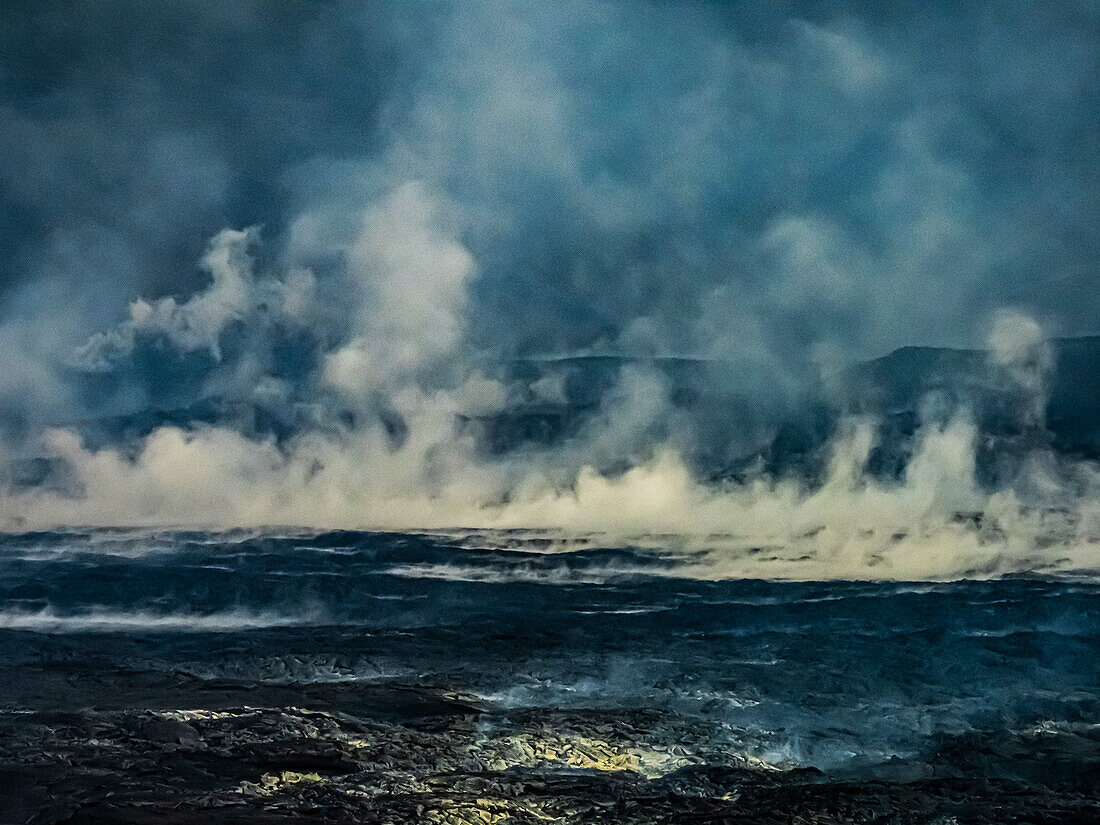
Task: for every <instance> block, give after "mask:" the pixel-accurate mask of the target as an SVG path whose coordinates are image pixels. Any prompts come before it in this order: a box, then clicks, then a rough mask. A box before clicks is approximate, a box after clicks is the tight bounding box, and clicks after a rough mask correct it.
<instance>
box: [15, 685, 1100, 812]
mask: <svg viewBox="0 0 1100 825" xmlns="http://www.w3.org/2000/svg"><path fill="white" fill-rule="evenodd" d="M176 695H177V697H178V698H180V699H184V700H189V702H188V703H187V706H185V707H176V708H164V707H153V708H148V707H146V708H134V707H126V706H124V705H125V703H124V702H114V703H112V702H111V701H108V697H106V696H104V697H103V698H104V700H105V701H104V702H103V704H102V706H101V707H99V708H96V709H91V708H82V709H75V708H74V709H57V710H51V711H30V710H14V709H13V710H9V711H8V712H5V713H2V714H0V788H2V789H3V791H0V822H3V823H16V822H19V823H39V824H40V825H46V824H47V823H51V824H52V823H72V825H76V823H146V822H158V823H245V822H249V823H284V822H285V823H289V822H301V821H307V820H308V821H320V822H333V823H340V822H348V823H351V822H357V823H405V822H426V823H440V824H441V825H442V823H477V825H489V824H490V823H506V822H507V823H545V822H566V823H589V822H614V823H632V822H638V823H659V822H660V823H672V822H684V823H719V822H731V823H736V822H740V823H802V824H803V825H809V824H810V823H838V822H844V823H897V824H898V825H901V824H902V823H929V825H931V824H932V823H936V824H937V825H949V823H954V824H957V825H962V823H984V822H990V823H992V822H996V823H1054V822H1058V823H1073V822H1080V823H1086V822H1087V823H1095V822H1100V796H1098V794H1097V793H1096V789H1097V787H1098V785H1097V784H1095V783H1096V780H1097V778H1098V773H1097V769H1096V765H1097V764H1098V759H1097V757H1098V752H1100V732H1098V731H1096V730H1095V729H1092V728H1091V727H1088V726H1086V727H1084V728H1082V729H1081V730H1077V731H1070V732H1067V731H1047V732H1043V731H1034V732H1032V738H1031V740H1029V741H1024V739H1020V740H1019V741H1016V742H1015V743H1012V742H1001V743H998V744H997V745H996V746H995V748H994V750H995V751H996V752H998V753H1000V756H1001V758H1002V760H1004V764H1002V765H1000V766H999V768H998V766H997V765H992V766H991V763H990V762H989V759H990V758H991V756H990V754H991V752H986V753H984V755H983V754H982V753H981V752H980V748H981V747H982V746H981V745H980V744H978V743H960V742H955V743H948V744H945V746H944V748H943V749H942V753H941V757H942V758H941V759H940V762H939V764H936V761H935V760H933V761H932V762H930V763H927V764H925V763H921V764H908V765H898V766H896V768H893V769H891V770H890V771H887V772H885V773H884V772H883V771H879V772H877V774H876V775H873V776H868V777H866V778H864V779H860V780H855V779H852V778H850V777H848V778H838V777H829V776H826V775H823V774H821V773H818V772H816V771H812V770H786V771H784V770H777V769H775V768H772V767H770V766H768V765H766V764H763V763H760V762H759V761H753V760H750V759H748V758H746V757H745V756H743V755H740V754H738V753H735V752H733V751H731V750H729V749H728V748H723V745H722V737H721V736H720V731H716V730H714V729H712V728H708V727H707V726H701V725H694V726H693V725H690V724H685V723H683V722H682V721H677V720H672V719H669V718H667V717H664V716H663V715H662V714H656V713H652V714H650V713H641V712H633V713H629V712H615V713H610V712H596V711H590V712H577V711H574V712H571V713H565V712H556V711H550V710H539V711H524V712H512V713H503V712H500V711H493V710H490V709H486V708H482V707H479V706H478V702H477V701H476V700H474V699H471V698H469V697H463V696H459V695H454V694H448V693H447V692H446V691H440V690H438V689H429V688H424V687H417V686H409V685H390V686H378V685H374V686H359V687H358V688H356V687H355V686H349V685H330V686H320V687H315V688H314V689H313V690H312V691H307V692H305V693H304V695H303V698H309V699H311V700H313V703H314V707H312V708H309V707H300V706H297V705H284V706H281V707H280V706H275V705H274V704H272V703H270V700H272V699H275V698H285V695H286V691H285V690H273V689H269V688H265V687H263V686H247V685H236V686H234V685H211V684H203V685H192V686H190V687H188V686H187V685H186V684H185V685H182V686H181V687H180V689H179V690H178V691H176ZM199 699H205V700H206V701H205V702H203V703H199V702H197V701H196V700H199ZM238 700H248V701H249V702H255V703H256V704H246V703H245V702H243V701H238ZM264 700H269V701H268V702H265V701H264ZM112 704H113V705H114V706H112ZM339 706H350V707H352V708H353V709H354V712H347V711H344V710H340V709H338V707H339ZM1050 737H1061V740H1059V741H1057V742H1055V741H1054V739H1050ZM1066 737H1070V738H1071V740H1072V741H1070V740H1066ZM1044 739H1049V740H1050V741H1047V742H1045V743H1044ZM1054 745H1056V746H1057V747H1056V748H1054V749H1055V750H1057V752H1058V753H1059V754H1062V755H1063V757H1064V754H1065V753H1066V752H1070V753H1073V752H1076V753H1077V754H1078V756H1079V759H1077V760H1072V764H1069V765H1066V766H1063V767H1064V768H1065V769H1064V770H1063V771H1062V772H1061V773H1060V774H1057V775H1056V777H1057V778H1056V779H1055V780H1052V783H1050V784H1043V783H1038V782H1034V781H1027V780H1026V779H1024V778H1022V776H1023V774H1026V773H1027V772H1028V768H1027V764H1030V763H1031V762H1035V761H1036V760H1042V759H1043V758H1044V757H1043V753H1044V749H1051V747H1052V746H1054ZM1014 747H1015V750H1013V748H1014ZM967 758H971V759H984V760H985V761H983V762H982V770H980V771H975V772H973V773H967V771H966V767H965V762H966V759H967ZM1052 758H1053V757H1052ZM1012 766H1014V767H1012ZM1090 766H1091V767H1090ZM1007 768H1011V770H1006V769H1007ZM1032 768H1035V769H1037V768H1036V766H1035V765H1032ZM1048 773H1049V772H1048ZM890 774H892V775H890ZM1009 774H1015V776H1010V775H1009Z"/></svg>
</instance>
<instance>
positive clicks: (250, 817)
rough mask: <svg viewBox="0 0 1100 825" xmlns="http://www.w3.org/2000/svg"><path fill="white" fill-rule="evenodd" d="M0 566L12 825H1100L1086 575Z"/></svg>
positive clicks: (184, 560)
mask: <svg viewBox="0 0 1100 825" xmlns="http://www.w3.org/2000/svg"><path fill="white" fill-rule="evenodd" d="M3 544H4V547H3V552H2V553H0V594H2V598H3V601H2V605H3V607H2V610H0V656H2V658H3V661H4V662H5V674H4V678H3V680H2V681H0V788H3V790H2V791H0V822H5V823H7V822H12V823H15V822H19V823H23V822H34V823H63V822H65V823H94V822H99V823H107V822H117V823H121V822H128V823H139V822H166V823H171V822H189V823H190V822H270V823H281V822H292V821H303V820H316V821H332V822H394V823H401V822H436V823H498V822H517V823H527V822H532V823H533V822H616V823H626V822H692V823H710V822H745V823H757V822H759V823H765V822H767V823H772V822H774V823H780V822H782V823H791V822H798V823H826V822H828V823H834V822H853V823H856V822H858V823H864V822H866V823H871V822H875V823H940V824H941V825H947V823H979V822H997V823H1009V822H1021V823H1022V822H1035V823H1039V822H1044V823H1048V822H1060V823H1062V822H1082V823H1083V822H1097V821H1100V793H1098V788H1100V660H1098V658H1097V656H1096V652H1097V650H1098V649H1100V612H1098V611H1097V607H1098V605H1100V584H1097V583H1096V582H1095V580H1094V578H1092V577H1090V576H1086V575H1078V576H1072V575H1062V576H1058V577H1046V578H1043V577H1037V576H1015V577H1001V578H997V579H992V580H986V581H960V582H953V583H938V582H925V583H901V582H894V583H890V582H825V583H819V582H789V581H788V582H778V581H761V580H725V581H710V580H706V579H704V578H699V577H697V576H694V575H692V572H691V571H692V569H693V568H692V566H691V557H690V554H689V553H687V551H673V550H668V549H665V550H662V549H654V548H652V547H650V548H637V547H635V548H629V547H627V548H613V547H606V546H602V545H601V543H600V542H599V540H598V537H588V538H584V537H575V538H574V539H572V540H569V541H566V540H564V539H561V538H560V537H559V538H552V537H547V536H540V535H537V534H533V533H528V532H515V533H497V534H493V535H491V536H490V535H479V534H476V533H469V532H466V533H451V534H443V533H440V534H434V535H411V534H377V533H347V532H342V533H324V534H293V533H290V534H287V533H284V534H281V535H271V534H260V533H220V534H209V533H200V532H187V533H184V532H176V533H150V532H134V531H91V532H73V531H68V532H63V533H36V534H23V535H9V536H7V537H5V538H4V539H3ZM686 553H687V555H685V554H686Z"/></svg>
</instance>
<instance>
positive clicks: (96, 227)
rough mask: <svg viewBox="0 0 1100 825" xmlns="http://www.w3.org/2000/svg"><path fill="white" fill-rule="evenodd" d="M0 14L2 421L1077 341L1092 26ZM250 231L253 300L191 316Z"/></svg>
mask: <svg viewBox="0 0 1100 825" xmlns="http://www.w3.org/2000/svg"><path fill="white" fill-rule="evenodd" d="M2 14H3V26H0V106H2V111H0V157H2V158H3V160H2V161H0V210H2V212H3V215H4V220H3V222H2V223H0V351H2V353H3V367H4V368H3V370H2V373H3V377H2V378H0V400H2V401H3V403H4V405H5V407H6V408H9V409H16V410H21V411H23V413H24V415H26V416H29V417H31V418H34V417H36V416H42V417H48V416H50V415H53V416H55V417H56V416H58V415H61V414H62V413H61V412H59V411H63V413H64V414H65V415H69V414H72V413H73V410H74V408H75V409H77V410H80V409H83V408H84V407H87V406H88V405H89V403H91V402H92V401H94V404H93V406H96V408H97V409H98V408H100V407H102V406H103V404H105V403H107V402H106V401H104V399H113V400H111V401H110V403H111V404H117V405H118V406H121V407H130V408H133V407H140V406H141V405H143V404H146V403H154V402H156V403H166V402H167V401H171V400H172V399H171V398H167V396H172V397H175V396H180V397H184V396H193V395H196V394H199V395H201V394H206V395H209V394H211V393H212V392H214V391H215V389H216V387H215V389H212V387H213V386H214V384H216V383H217V381H222V382H226V381H230V380H231V373H232V372H233V370H236V371H237V373H238V374H239V373H240V372H241V371H242V370H243V371H244V372H246V373H247V374H248V378H247V380H248V381H249V382H255V381H257V380H259V379H260V378H261V377H263V376H269V377H270V376H274V377H275V378H276V379H278V380H282V381H290V382H291V383H292V384H295V386H299V385H301V384H302V382H306V383H309V382H314V383H315V382H316V381H317V380H318V376H320V375H321V373H322V372H324V371H326V370H327V373H328V375H329V377H330V378H331V379H332V380H334V381H335V382H336V383H337V384H339V383H340V382H341V381H343V382H344V384H346V383H347V381H349V380H353V379H350V378H348V375H349V374H354V375H357V376H360V377H359V378H355V379H354V381H353V383H354V382H358V383H360V384H364V383H365V384H366V385H369V386H370V387H376V386H378V385H382V384H394V383H395V382H398V383H400V382H401V381H403V380H404V379H405V378H407V377H408V376H409V375H411V374H416V375H417V376H420V377H423V376H424V375H425V374H428V373H433V372H438V371H439V369H441V368H442V367H444V366H446V365H447V364H452V363H453V362H455V361H464V360H470V359H471V358H472V357H475V356H476V357H478V358H482V357H488V358H490V359H492V358H496V357H499V356H502V355H514V354H530V353H546V352H562V351H576V350H584V349H590V348H597V349H610V350H622V351H627V352H640V353H665V354H669V353H675V354H693V355H706V356H714V357H720V358H723V359H727V360H729V361H730V362H732V364H733V365H734V368H733V371H732V374H733V375H734V376H735V378H734V379H733V380H737V381H744V382H745V383H746V386H747V387H749V388H752V387H755V386H757V385H759V384H761V383H763V384H773V383H775V382H776V381H779V382H780V383H782V382H792V383H798V382H799V381H801V380H803V379H804V377H805V376H806V375H809V374H812V373H814V372H815V371H816V370H817V369H818V366H817V365H818V364H820V363H821V362H825V363H834V362H837V361H843V360H845V359H850V358H857V357H865V356H873V355H878V354H882V353H884V352H886V351H889V350H890V349H892V348H894V347H896V346H899V345H903V344H910V343H926V344H946V345H962V346H965V345H975V344H978V343H980V342H981V341H982V340H983V339H984V337H985V335H986V332H987V330H988V325H989V318H990V316H991V313H993V312H994V311H995V310H996V309H998V308H1002V307H1015V308H1018V309H1020V310H1022V311H1024V312H1026V313H1028V314H1030V315H1032V316H1033V317H1036V318H1037V319H1039V320H1040V322H1041V323H1042V324H1043V326H1044V328H1046V329H1048V330H1050V331H1052V332H1054V333H1061V334H1083V333H1095V332H1100V328H1098V327H1097V325H1096V322H1095V318H1096V317H1097V313H1098V310H1100V289H1097V276H1096V270H1095V262H1096V258H1097V253H1098V237H1100V233H1098V232H1097V226H1098V218H1100V194H1098V193H1100V178H1098V173H1100V139H1098V134H1100V125H1098V124H1100V94H1098V91H1100V90H1098V84H1100V66H1098V59H1097V58H1098V54H1100V7H1098V6H1097V5H1096V4H1095V3H1086V2H1078V3H1074V2H1059V3H1023V2H1019V3H998V4H992V3H967V4H957V3H927V2H921V3H890V4H882V3H868V4H861V3H767V4H763V3H761V4H743V3H720V2H641V1H640V0H636V1H635V2H591V1H586V2H561V3H536V2H530V3H519V2H516V3H508V2H490V1H489V0H484V1H483V0H472V1H471V2H461V3H416V2H405V1H404V0H402V2H371V3H362V2H351V3H340V2H318V3H305V2H293V3H284V2H271V3H263V2H248V3H245V2H240V3H226V2H209V3H203V2H186V3H155V2H147V0H141V2H132V3H128V2H103V3H95V4H67V3H40V2H25V3H19V2H13V3H7V4H5V7H4V10H3V12H2ZM249 227H255V229H253V230H251V232H250V234H249V235H248V236H247V238H248V239H247V241H246V240H240V241H239V243H238V246H239V247H240V248H239V249H237V251H236V252H235V253H232V254H237V255H238V257H239V260H238V263H240V264H241V266H242V267H244V268H246V269H248V270H249V271H248V273H247V274H246V275H245V276H244V282H242V283H238V284H235V285H234V284H233V283H230V284H228V286H226V284H225V283H224V279H223V284H222V286H223V288H225V289H229V290H230V291H229V292H228V293H224V294H222V293H218V294H214V295H213V296H212V297H211V296H210V295H207V296H206V299H205V302H203V300H199V302H198V303H195V304H191V305H190V308H189V309H187V308H185V306H186V305H187V301H188V300H189V299H191V298H192V297H193V296H194V295H195V294H196V293H197V294H199V295H200V296H201V295H202V294H205V293H204V291H205V290H207V289H208V288H210V281H211V275H212V271H211V270H210V269H209V268H204V267H203V266H202V265H201V261H202V260H203V257H204V255H206V254H207V253H208V250H209V249H210V248H211V247H210V245H211V243H214V244H215V245H217V244H218V243H222V246H223V248H224V247H225V244H226V238H227V237H229V236H220V237H221V241H220V242H219V241H214V240H213V239H215V237H218V236H219V235H218V233H220V232H222V231H223V230H234V231H241V230H245V229H247V228H249ZM233 237H241V238H243V237H244V236H233ZM246 253H248V254H251V255H252V256H253V257H254V261H251V262H247V264H246V263H244V258H243V257H242V256H244V255H246ZM232 254H231V255H230V257H232ZM216 286H217V285H216V284H215V287H214V288H216ZM233 290H236V291H235V292H234V291H233ZM295 290H297V291H296V292H295ZM288 291H289V292H294V294H295V295H296V296H297V298H294V297H293V296H291V298H288V297H287V295H288V294H289V293H288ZM165 296H172V297H173V298H174V300H172V301H170V302H169V303H168V304H167V305H161V306H160V308H159V309H155V305H156V302H157V300H158V299H160V298H163V297H165ZM138 299H142V300H143V301H144V302H145V303H144V305H145V306H147V307H150V312H149V313H147V314H146V315H144V316H142V317H141V318H138V317H137V316H135V315H134V309H133V308H132V307H131V303H132V302H134V301H137V300H138ZM295 300H297V301H298V302H297V303H294V301H295ZM286 301H290V302H291V303H292V304H293V306H292V307H290V308H288V307H287V306H284V303H286ZM257 305H262V307H263V309H264V310H265V311H266V310H270V311H266V312H261V313H259V314H257V312H256V311H255V310H256V306H257ZM138 309H139V310H140V305H138ZM280 311H281V312H282V314H281V315H280ZM211 312H213V313H214V314H213V316H211V315H210V313H211ZM295 313H297V314H295ZM139 314H140V311H139ZM275 316H278V317H275ZM96 333H102V335H101V336H100V338H99V339H97V340H93V341H92V342H91V343H90V344H88V345H86V342H88V341H89V338H91V337H92V336H93V335H95V334H96ZM104 336H105V337H104ZM82 347H83V349H81V348H82ZM74 353H76V354H75V355H74ZM334 356H338V357H334ZM246 362H247V363H246ZM364 371H365V372H368V373H370V375H369V376H368V377H366V378H362V377H361V375H360V374H361V373H363V372H364ZM341 376H343V378H341ZM760 376H766V378H765V379H761V378H760ZM418 380H420V379H418ZM211 382H214V384H212V383H211ZM219 386H220V385H219ZM358 389H359V390H362V389H363V388H362V387H359V388H358ZM166 394H167V395H166Z"/></svg>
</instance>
